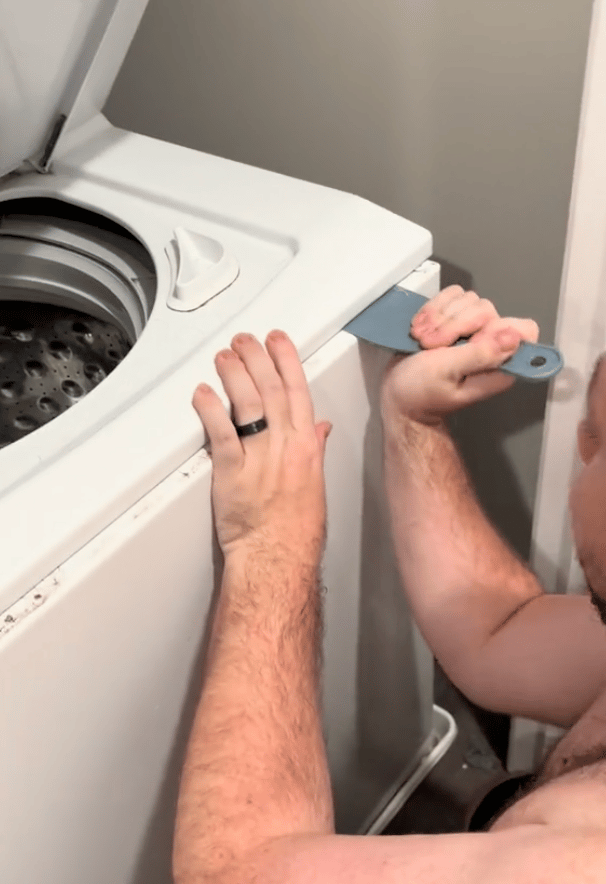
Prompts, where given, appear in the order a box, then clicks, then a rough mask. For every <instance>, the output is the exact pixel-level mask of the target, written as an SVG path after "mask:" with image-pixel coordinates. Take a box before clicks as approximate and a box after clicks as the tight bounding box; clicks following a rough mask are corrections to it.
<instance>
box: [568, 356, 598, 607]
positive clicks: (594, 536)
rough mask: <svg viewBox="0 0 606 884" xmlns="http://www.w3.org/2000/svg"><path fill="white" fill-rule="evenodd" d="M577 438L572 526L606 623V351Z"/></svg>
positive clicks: (596, 370) (596, 605) (595, 371)
mask: <svg viewBox="0 0 606 884" xmlns="http://www.w3.org/2000/svg"><path fill="white" fill-rule="evenodd" d="M577 439H578V446H579V454H580V456H581V460H582V461H583V470H582V472H581V474H580V476H579V477H578V479H577V480H576V481H575V483H574V484H573V486H572V489H571V492H570V512H571V518H572V530H573V534H574V539H575V543H576V548H577V554H578V557H579V562H580V563H581V567H582V568H583V571H584V572H585V577H586V578H587V584H588V587H589V592H590V595H591V599H592V601H593V604H594V605H595V607H596V609H597V611H598V613H599V615H600V617H601V619H602V621H603V623H605V624H606V354H603V355H602V356H601V357H600V358H599V359H598V361H597V363H596V366H595V369H594V372H593V375H592V377H591V381H590V382H589V388H588V391H587V413H586V417H585V418H584V419H583V420H582V421H581V423H580V424H579V429H578V435H577Z"/></svg>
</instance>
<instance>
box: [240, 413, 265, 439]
mask: <svg viewBox="0 0 606 884" xmlns="http://www.w3.org/2000/svg"><path fill="white" fill-rule="evenodd" d="M234 427H235V428H236V433H237V434H238V436H240V438H242V436H254V435H255V433H261V432H262V431H263V430H266V429H267V421H266V420H265V418H264V417H262V418H259V420H258V421H251V422H250V423H249V424H237V423H235V422H234Z"/></svg>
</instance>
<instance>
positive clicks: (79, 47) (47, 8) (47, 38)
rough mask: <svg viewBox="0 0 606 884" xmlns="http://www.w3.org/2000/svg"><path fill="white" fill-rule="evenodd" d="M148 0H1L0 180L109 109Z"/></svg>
mask: <svg viewBox="0 0 606 884" xmlns="http://www.w3.org/2000/svg"><path fill="white" fill-rule="evenodd" d="M146 5H147V0H52V2H49V0H18V2H15V0H0V178H2V177H3V176H4V175H6V174H8V173H9V172H12V171H13V170H14V169H16V168H17V167H18V166H20V165H21V164H22V163H23V162H24V161H25V160H29V161H30V162H31V163H32V164H33V165H34V166H35V167H36V168H38V169H39V170H40V171H45V170H46V168H47V167H48V164H49V162H50V158H51V155H52V153H53V150H54V148H55V146H56V144H57V142H58V140H59V137H60V136H61V135H62V134H63V133H65V132H67V131H68V130H70V131H71V130H73V129H75V128H76V127H77V126H81V125H82V124H84V123H86V122H87V121H88V120H90V119H91V118H92V117H93V116H95V115H96V114H97V113H99V111H100V110H101V109H102V107H103V105H104V104H105V100H106V99H107V96H108V94H109V91H110V89H111V88H112V85H113V83H114V80H115V78H116V76H117V74H118V71H119V70H120V66H121V64H122V62H123V61H124V56H125V55H126V52H127V50H128V47H129V45H130V42H131V40H132V38H133V36H134V34H135V31H136V30H137V27H138V25H139V22H140V21H141V16H142V15H143V12H144V10H145V7H146Z"/></svg>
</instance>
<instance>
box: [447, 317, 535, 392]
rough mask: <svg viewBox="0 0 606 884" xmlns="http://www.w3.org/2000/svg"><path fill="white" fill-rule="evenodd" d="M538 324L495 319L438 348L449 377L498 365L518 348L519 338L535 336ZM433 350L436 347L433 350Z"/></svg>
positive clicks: (528, 321)
mask: <svg viewBox="0 0 606 884" xmlns="http://www.w3.org/2000/svg"><path fill="white" fill-rule="evenodd" d="M537 336H538V326H537V325H536V323H535V322H533V321H532V320H531V319H500V318H498V319H495V320H494V321H492V322H489V323H488V325H487V326H486V327H485V328H483V329H482V330H481V331H479V332H478V333H477V334H475V335H473V337H471V338H470V340H469V341H468V342H467V343H466V344H460V345H457V346H455V347H449V348H448V349H446V348H444V349H442V350H441V351H439V352H440V356H441V358H442V359H443V360H444V366H445V368H446V369H447V370H448V373H449V375H450V377H451V378H452V379H453V380H455V381H456V380H458V379H463V378H464V377H467V376H468V375H473V374H478V373H479V372H485V371H489V370H490V369H496V368H498V367H499V366H500V365H501V364H502V363H503V362H505V361H506V360H507V359H509V358H510V357H511V356H513V354H514V353H515V352H516V350H517V349H518V346H519V345H520V342H521V341H522V340H524V339H525V340H531V341H532V340H536V338H537ZM434 352H435V353H436V354H437V352H438V351H434Z"/></svg>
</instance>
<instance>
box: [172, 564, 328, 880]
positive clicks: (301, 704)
mask: <svg viewBox="0 0 606 884" xmlns="http://www.w3.org/2000/svg"><path fill="white" fill-rule="evenodd" d="M320 632H321V598H320V588H319V581H318V574H317V570H316V569H314V568H313V567H312V568H310V567H309V565H307V564H305V563H301V562H300V563H295V562H293V560H292V558H291V557H287V558H285V557H284V556H283V554H282V551H281V550H279V549H274V550H273V555H271V556H269V557H268V555H267V553H266V552H265V551H263V550H260V551H259V554H258V555H257V556H250V557H249V558H248V560H247V561H242V560H238V561H228V562H227V563H226V567H225V572H224V576H223V585H222V588H221V597H220V601H219V605H218V610H217V614H216V620H215V624H214V634H213V637H212V644H211V650H210V658H209V661H208V673H207V676H206V680H205V684H204V689H203V693H202V698H201V701H200V705H199V708H198V711H197V715H196V719H195V723H194V727H193V730H192V734H191V739H190V744H189V750H188V754H187V761H186V764H185V768H184V772H183V779H182V783H181V797H180V801H179V812H178V825H177V838H176V841H175V858H176V863H175V873H176V879H175V880H176V881H177V882H179V884H186V882H187V884H190V882H202V881H215V880H217V881H223V880H225V881H236V880H241V879H239V878H238V874H241V867H242V863H243V862H246V861H247V860H246V857H247V855H248V854H249V852H250V851H254V850H255V849H256V848H258V847H259V845H260V844H264V843H265V842H267V841H270V840H271V839H272V838H277V837H283V836H287V835H291V834H300V833H307V834H310V835H321V834H326V833H329V832H331V831H332V830H333V829H332V798H331V791H330V783H329V778H328V772H327V765H326V755H325V751H324V744H323V739H322V733H321V727H320V713H319V701H318V672H319V659H318V658H319V646H320Z"/></svg>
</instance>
